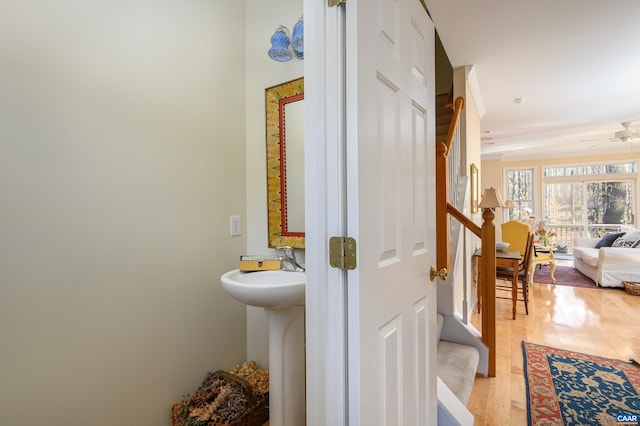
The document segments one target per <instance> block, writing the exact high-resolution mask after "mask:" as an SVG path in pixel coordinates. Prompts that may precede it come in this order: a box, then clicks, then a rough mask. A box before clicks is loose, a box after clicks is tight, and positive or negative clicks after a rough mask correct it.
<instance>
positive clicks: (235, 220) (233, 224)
mask: <svg viewBox="0 0 640 426" xmlns="http://www.w3.org/2000/svg"><path fill="white" fill-rule="evenodd" d="M229 224H230V229H231V236H232V237H238V236H240V235H242V221H241V220H240V215H234V216H231V217H229Z"/></svg>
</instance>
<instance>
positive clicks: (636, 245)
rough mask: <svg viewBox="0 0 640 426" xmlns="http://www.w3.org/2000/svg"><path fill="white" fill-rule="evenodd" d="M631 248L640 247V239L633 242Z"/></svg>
mask: <svg viewBox="0 0 640 426" xmlns="http://www.w3.org/2000/svg"><path fill="white" fill-rule="evenodd" d="M631 248H640V240H638V241H636V242H635V243H633V245H632V246H631Z"/></svg>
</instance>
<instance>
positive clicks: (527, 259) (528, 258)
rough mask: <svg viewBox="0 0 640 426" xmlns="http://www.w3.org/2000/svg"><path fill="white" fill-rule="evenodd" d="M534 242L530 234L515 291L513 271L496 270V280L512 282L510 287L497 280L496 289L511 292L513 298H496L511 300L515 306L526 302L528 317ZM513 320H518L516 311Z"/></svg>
mask: <svg viewBox="0 0 640 426" xmlns="http://www.w3.org/2000/svg"><path fill="white" fill-rule="evenodd" d="M533 240H534V236H533V234H532V233H529V234H528V235H527V239H526V243H525V250H524V256H523V257H522V260H521V261H520V263H519V265H518V281H517V282H516V283H515V285H516V289H515V291H514V289H513V285H514V284H513V282H512V277H513V269H512V268H502V267H500V268H496V279H498V280H509V281H510V282H511V285H509V286H508V285H504V284H500V283H499V282H498V281H497V280H496V289H498V290H509V291H511V297H501V296H496V297H498V298H500V299H511V301H512V302H513V303H514V306H515V303H517V302H518V301H521V302H524V311H525V313H526V314H527V315H529V282H530V273H531V266H532V260H533ZM518 283H522V288H521V289H519V288H518V287H517V285H518ZM518 294H521V295H522V299H519V298H518ZM514 297H515V299H514ZM513 319H516V318H515V311H514V313H513Z"/></svg>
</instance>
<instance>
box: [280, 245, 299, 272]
mask: <svg viewBox="0 0 640 426" xmlns="http://www.w3.org/2000/svg"><path fill="white" fill-rule="evenodd" d="M276 248H277V249H278V250H282V255H281V256H280V257H279V259H278V260H280V269H284V270H285V271H296V272H304V271H305V269H304V267H302V266H300V264H298V262H297V261H296V255H295V253H294V252H293V248H292V247H289V246H282V247H276Z"/></svg>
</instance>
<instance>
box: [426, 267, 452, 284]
mask: <svg viewBox="0 0 640 426" xmlns="http://www.w3.org/2000/svg"><path fill="white" fill-rule="evenodd" d="M448 276H449V272H448V271H447V268H442V269H440V271H438V270H437V269H436V267H435V266H433V265H431V270H430V271H429V278H431V281H433V280H435V279H436V277H437V278H440V279H441V280H443V281H444V280H446V279H447V277H448Z"/></svg>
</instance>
